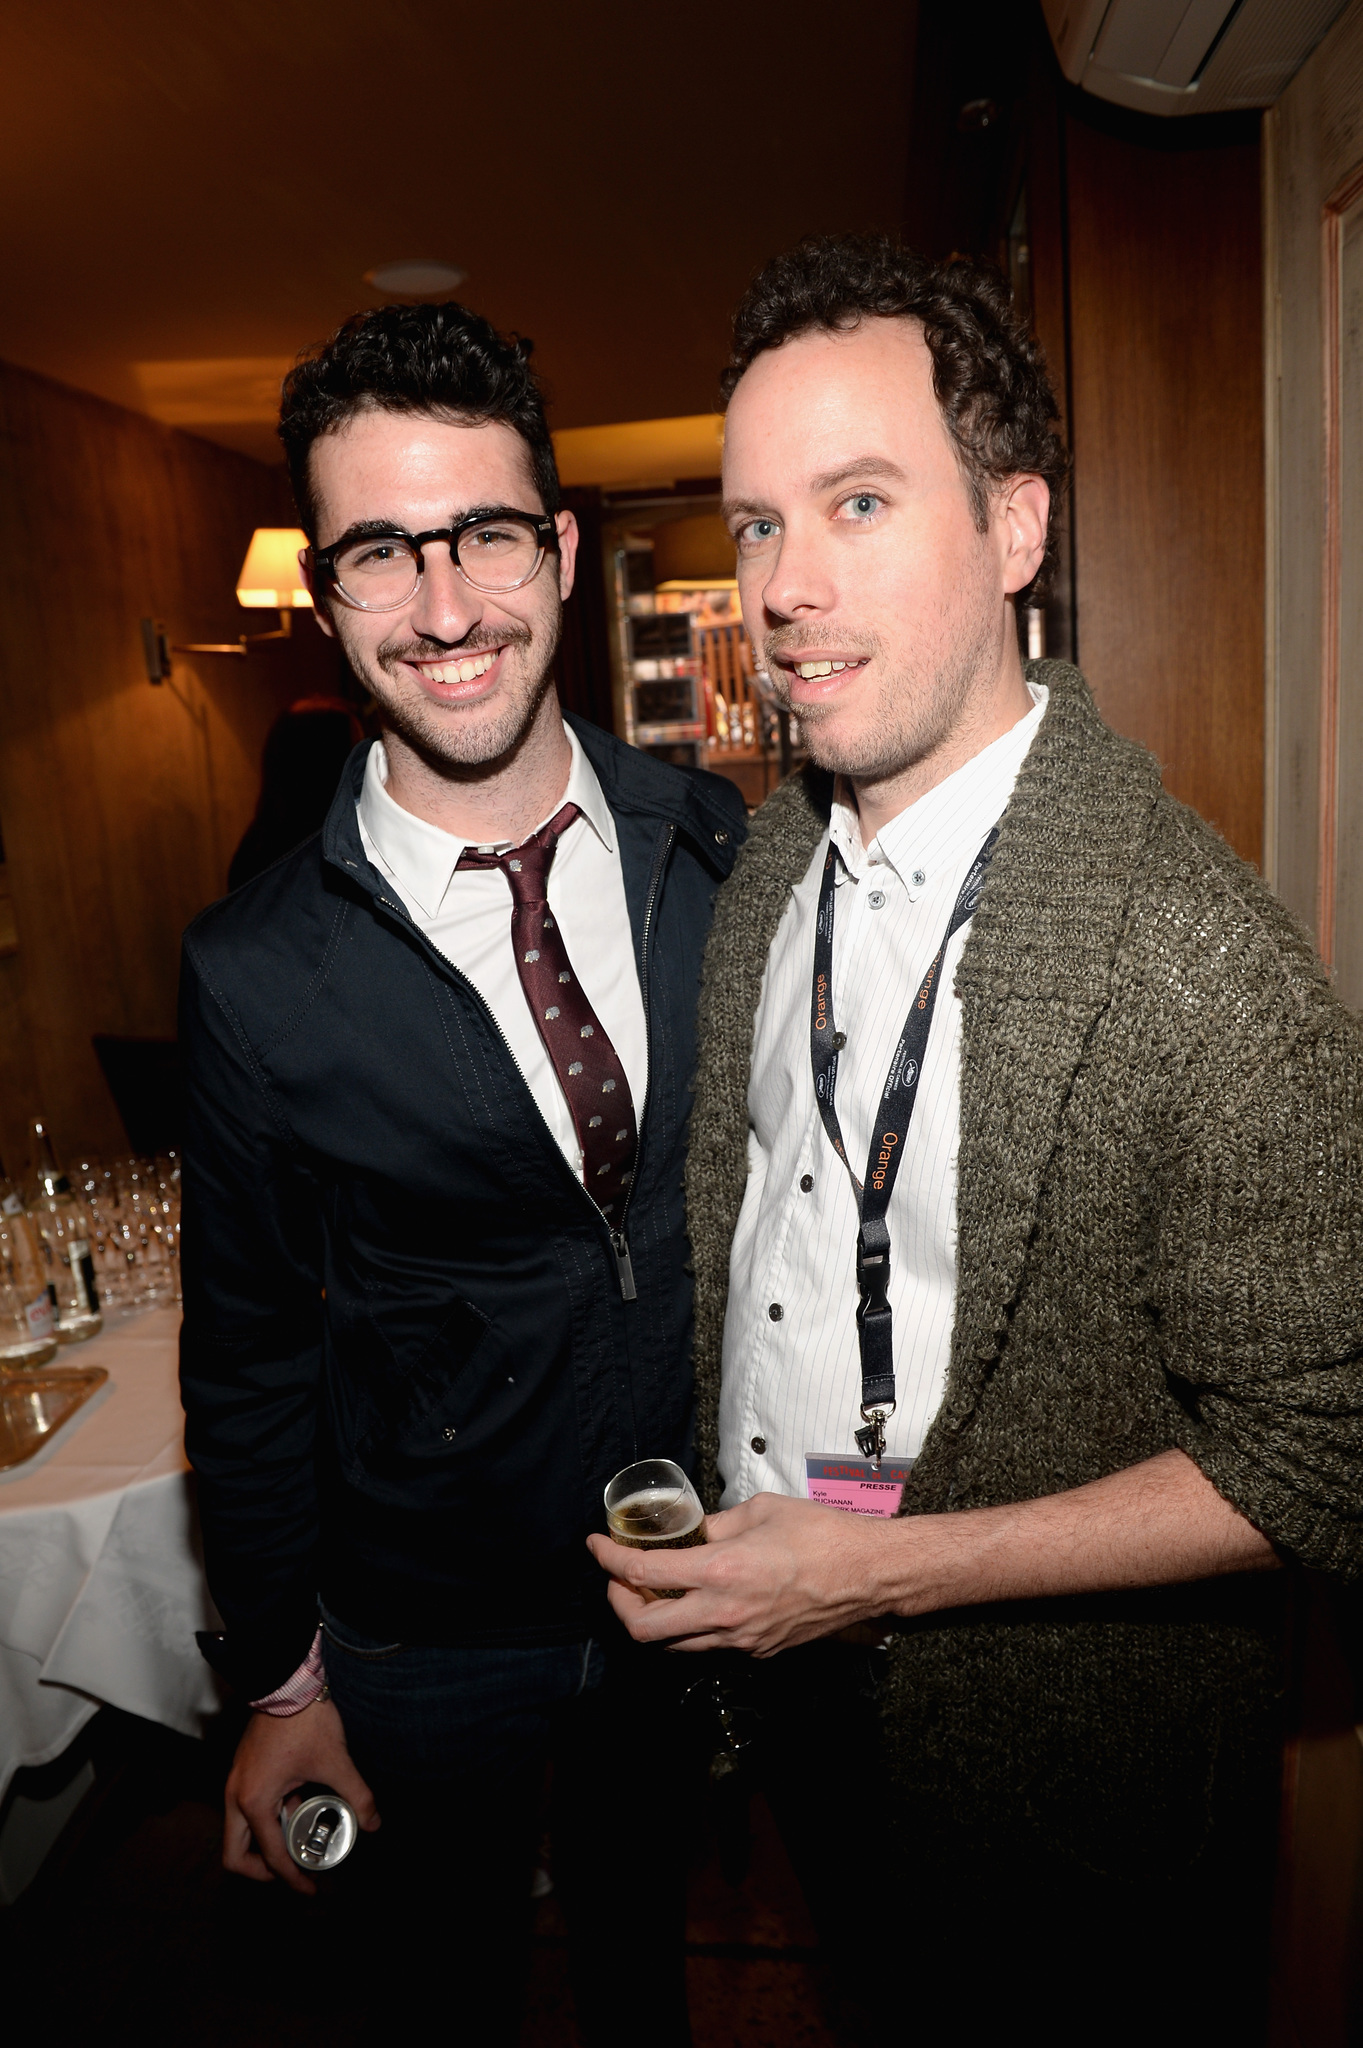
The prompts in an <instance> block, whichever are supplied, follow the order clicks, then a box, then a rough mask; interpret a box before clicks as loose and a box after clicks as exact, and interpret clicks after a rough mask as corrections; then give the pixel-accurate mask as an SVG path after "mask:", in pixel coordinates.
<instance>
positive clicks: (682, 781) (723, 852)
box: [322, 712, 742, 886]
mask: <svg viewBox="0 0 1363 2048" xmlns="http://www.w3.org/2000/svg"><path fill="white" fill-rule="evenodd" d="M564 722H565V724H566V725H567V726H568V727H569V728H570V730H571V731H572V733H573V735H574V737H575V739H576V740H577V743H578V745H579V746H580V747H581V749H582V752H583V754H584V755H585V756H586V759H587V761H588V762H589V763H590V764H591V767H592V768H593V770H594V771H595V773H596V778H597V781H598V782H599V783H600V785H601V791H602V794H603V795H604V797H605V799H606V802H607V804H608V805H609V807H610V809H611V811H612V812H614V813H616V814H617V815H618V814H619V813H621V812H626V813H630V814H634V815H641V816H644V817H648V818H655V819H656V820H657V821H658V822H659V823H660V824H669V825H675V826H676V827H677V829H678V830H679V831H680V832H681V833H683V834H684V835H685V837H686V838H687V839H688V840H689V841H690V842H691V844H692V846H693V847H694V849H695V851H696V852H697V854H698V855H699V856H700V857H701V859H702V860H704V861H705V863H706V865H707V866H708V867H709V868H710V869H711V870H712V871H713V873H714V874H715V875H716V877H717V878H718V879H720V880H722V879H723V878H724V877H725V876H726V875H727V874H728V873H729V871H730V869H731V868H732V867H733V864H734V859H735V856H736V854H737V852H738V845H739V840H740V839H741V837H742V834H741V832H737V831H735V829H734V818H733V813H732V811H730V810H727V809H726V808H725V807H724V806H723V805H722V804H721V803H719V802H718V801H717V799H716V798H715V797H713V796H711V794H710V790H709V787H708V783H709V780H710V778H706V777H700V776H694V775H687V774H685V773H683V771H682V770H681V769H679V768H673V767H672V766H670V765H669V764H668V763H667V762H666V761H656V760H654V758H653V756H652V755H651V754H645V753H643V752H641V751H640V749H639V748H637V747H630V746H627V745H626V744H625V742H624V741H623V740H618V739H616V737H615V735H614V734H613V733H608V732H603V731H602V730H601V728H600V726H596V725H591V724H589V723H588V721H587V720H586V719H585V718H578V717H576V716H575V714H574V713H572V712H565V714H564ZM373 744H374V742H373V741H372V740H361V742H360V744H359V745H358V746H357V747H356V748H355V750H354V752H353V753H352V754H351V756H350V759H349V760H348V761H347V762H346V765H345V768H344V770H343V771H342V774H341V781H340V786H339V788H338V789H337V791H336V795H335V798H334V799H333V801H332V806H331V809H330V811H329V812H328V813H327V819H326V823H325V824H324V825H323V827H322V855H323V858H324V859H325V860H326V861H328V862H329V863H330V865H331V866H332V867H336V868H340V869H341V870H342V872H343V873H347V874H350V875H352V876H357V877H364V878H366V880H367V881H368V883H369V884H370V885H371V886H372V884H373V883H374V882H380V883H382V882H383V876H382V874H381V873H380V871H379V870H378V869H377V868H375V867H373V866H372V865H371V863H370V861H369V858H368V856H367V855H366V853H365V850H364V846H363V844H362V842H361V839H360V828H359V821H358V818H357V816H356V805H357V804H358V802H359V800H360V795H361V792H362V790H363V788H364V777H365V767H366V763H367V761H368V757H369V751H370V748H371V747H372V746H373ZM385 886H386V885H385Z"/></svg>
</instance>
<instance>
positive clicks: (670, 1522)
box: [606, 1458, 705, 1600]
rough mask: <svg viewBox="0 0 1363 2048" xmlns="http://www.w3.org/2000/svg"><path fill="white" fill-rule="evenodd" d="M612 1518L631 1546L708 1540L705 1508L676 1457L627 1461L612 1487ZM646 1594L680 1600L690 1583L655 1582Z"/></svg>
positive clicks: (666, 1546)
mask: <svg viewBox="0 0 1363 2048" xmlns="http://www.w3.org/2000/svg"><path fill="white" fill-rule="evenodd" d="M606 1522H607V1525H608V1527H609V1529H610V1532H611V1535H612V1536H613V1537H614V1538H615V1540H616V1542H617V1543H623V1544H626V1545H627V1546H628V1548H629V1549H631V1550H690V1549H691V1548H692V1546H693V1545H694V1544H697V1543H704V1541H705V1513H704V1510H703V1509H702V1507H701V1504H700V1499H699V1497H698V1495H697V1493H696V1489H695V1488H694V1486H692V1484H691V1482H690V1480H689V1479H688V1478H687V1476H686V1474H685V1473H684V1472H683V1471H682V1468H681V1466H680V1465H674V1464H673V1463H672V1460H671V1459H670V1458H644V1459H643V1460H641V1462H640V1463H639V1464H637V1465H626V1467H625V1469H624V1471H623V1472H617V1473H616V1475H615V1477H614V1479H612V1481H611V1483H610V1485H609V1486H608V1487H607V1488H606ZM642 1590H644V1591H645V1597H646V1598H647V1597H651V1596H652V1595H653V1594H656V1595H657V1596H658V1598H660V1599H662V1600H680V1599H681V1598H682V1596H683V1595H684V1593H685V1592H686V1588H685V1586H654V1587H649V1588H646V1589H642Z"/></svg>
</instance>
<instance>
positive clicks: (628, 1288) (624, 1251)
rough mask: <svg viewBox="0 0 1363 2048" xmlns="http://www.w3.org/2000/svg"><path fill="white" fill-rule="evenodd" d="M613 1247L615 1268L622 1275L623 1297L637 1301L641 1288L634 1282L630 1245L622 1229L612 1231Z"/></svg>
mask: <svg viewBox="0 0 1363 2048" xmlns="http://www.w3.org/2000/svg"><path fill="white" fill-rule="evenodd" d="M611 1249H612V1250H613V1251H614V1253H615V1270H616V1272H617V1273H618V1274H619V1276H620V1296H621V1299H622V1300H623V1301H637V1300H638V1299H639V1290H638V1288H637V1287H636V1286H635V1284H634V1268H633V1266H632V1265H631V1264H630V1262H629V1245H628V1243H627V1242H626V1240H625V1233H624V1232H623V1231H622V1230H613V1231H612V1232H611Z"/></svg>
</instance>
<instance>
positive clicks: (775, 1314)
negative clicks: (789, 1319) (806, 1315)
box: [767, 1301, 785, 1323]
mask: <svg viewBox="0 0 1363 2048" xmlns="http://www.w3.org/2000/svg"><path fill="white" fill-rule="evenodd" d="M767 1314H768V1315H769V1316H770V1317H771V1319H772V1321H773V1322H774V1323H779V1322H780V1320H781V1318H782V1316H783V1315H784V1314H785V1310H784V1309H783V1308H782V1306H781V1304H780V1302H779V1301H774V1302H773V1303H772V1305H771V1307H770V1308H769V1309H768V1310H767Z"/></svg>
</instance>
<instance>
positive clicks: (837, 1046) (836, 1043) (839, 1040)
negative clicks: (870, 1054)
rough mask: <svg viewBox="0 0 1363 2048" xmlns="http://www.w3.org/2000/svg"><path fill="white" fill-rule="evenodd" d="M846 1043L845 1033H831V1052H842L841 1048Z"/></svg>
mask: <svg viewBox="0 0 1363 2048" xmlns="http://www.w3.org/2000/svg"><path fill="white" fill-rule="evenodd" d="M846 1043H847V1033H846V1032H845V1031H835V1032H834V1033H833V1050H834V1052H841V1051H842V1049H843V1047H844V1046H845V1045H846Z"/></svg>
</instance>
